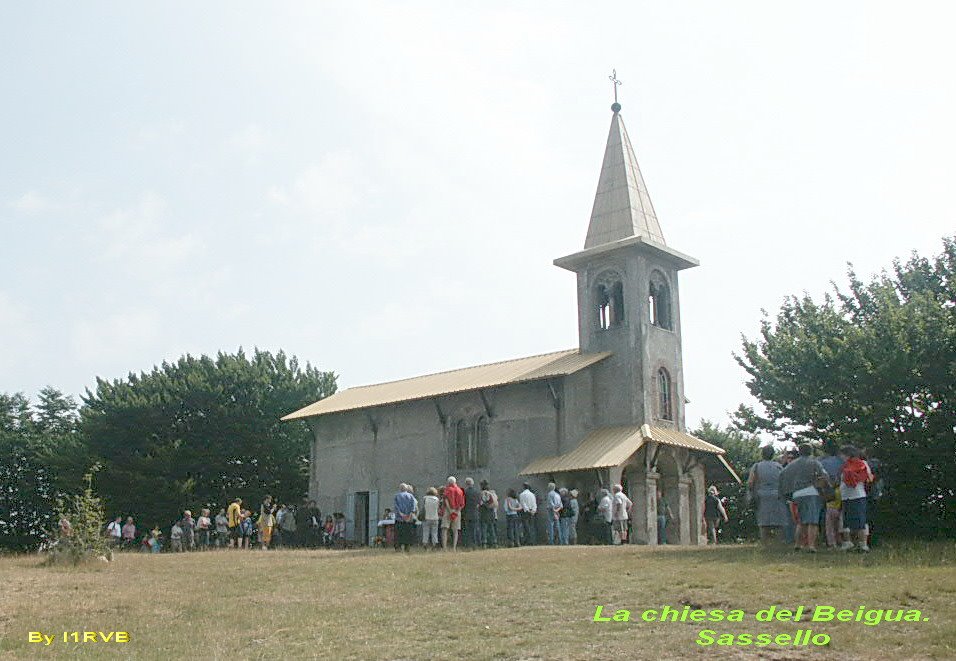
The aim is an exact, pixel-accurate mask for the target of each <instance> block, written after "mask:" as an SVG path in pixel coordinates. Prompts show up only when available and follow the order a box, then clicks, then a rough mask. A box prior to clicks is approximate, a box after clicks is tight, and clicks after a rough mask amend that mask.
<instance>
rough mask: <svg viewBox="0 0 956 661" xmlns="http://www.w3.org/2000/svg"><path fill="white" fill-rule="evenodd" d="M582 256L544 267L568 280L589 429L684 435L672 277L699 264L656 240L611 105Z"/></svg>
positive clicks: (640, 180)
mask: <svg viewBox="0 0 956 661" xmlns="http://www.w3.org/2000/svg"><path fill="white" fill-rule="evenodd" d="M611 80H612V82H614V92H615V94H614V96H615V100H614V104H613V105H612V106H611V111H612V113H613V114H612V116H611V129H610V132H609V133H608V138H607V146H606V147H605V150H604V162H603V165H602V166H601V174H600V177H599V179H598V187H597V193H596V194H595V196H594V207H593V208H592V210H591V220H590V224H589V225H588V233H587V239H586V240H585V242H584V249H583V250H581V251H580V252H576V253H574V254H572V255H568V256H567V257H561V258H559V259H556V260H554V263H555V265H556V266H560V267H561V268H564V269H567V270H569V271H573V272H574V273H575V274H576V275H577V290H578V338H579V345H580V349H581V351H582V352H587V353H590V352H597V351H609V352H611V354H612V355H611V356H610V357H609V358H608V359H606V360H604V361H602V362H601V363H600V364H598V365H596V366H595V373H594V376H595V379H594V388H595V398H594V399H595V404H594V406H595V410H594V412H593V413H594V420H595V422H596V424H597V425H606V426H616V425H641V424H645V423H646V424H649V425H652V426H658V427H671V428H673V429H676V430H678V431H685V429H684V369H683V360H682V356H681V322H680V296H679V288H678V273H679V272H680V271H681V270H683V269H686V268H691V267H694V266H697V265H698V264H699V262H698V261H697V260H696V259H694V258H693V257H690V256H688V255H685V254H683V253H680V252H678V251H676V250H674V249H673V248H670V247H669V246H668V245H667V244H666V242H665V241H664V234H663V232H662V231H661V226H660V223H659V222H658V220H657V214H656V212H655V211H654V205H653V204H652V203H651V198H650V196H649V195H648V192H647V187H646V186H645V184H644V177H643V176H642V174H641V169H640V167H639V166H638V164H637V157H636V156H635V154H634V148H633V146H632V145H631V140H630V138H629V137H628V135H627V130H626V129H625V127H624V119H623V118H622V117H621V105H620V104H619V103H618V102H617V86H618V85H619V84H620V83H619V81H617V76H616V74H615V75H614V76H613V77H612V78H611Z"/></svg>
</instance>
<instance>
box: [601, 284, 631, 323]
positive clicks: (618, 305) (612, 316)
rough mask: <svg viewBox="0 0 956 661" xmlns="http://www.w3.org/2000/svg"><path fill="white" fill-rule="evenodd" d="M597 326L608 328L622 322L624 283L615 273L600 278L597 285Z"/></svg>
mask: <svg viewBox="0 0 956 661" xmlns="http://www.w3.org/2000/svg"><path fill="white" fill-rule="evenodd" d="M597 301H598V327H599V328H600V329H601V330H608V329H609V328H614V327H616V326H620V325H621V324H623V323H624V285H623V284H622V283H621V280H620V278H618V277H617V276H616V275H611V274H609V275H607V276H605V277H603V278H601V281H600V282H599V283H598V286H597Z"/></svg>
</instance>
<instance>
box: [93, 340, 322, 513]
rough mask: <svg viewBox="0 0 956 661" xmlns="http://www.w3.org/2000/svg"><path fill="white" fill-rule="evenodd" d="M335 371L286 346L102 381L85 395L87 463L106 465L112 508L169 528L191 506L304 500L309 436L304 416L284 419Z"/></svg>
mask: <svg viewBox="0 0 956 661" xmlns="http://www.w3.org/2000/svg"><path fill="white" fill-rule="evenodd" d="M335 378H336V377H335V375H334V374H332V373H331V372H321V371H319V370H317V369H316V368H314V367H312V366H310V365H308V364H306V366H305V367H304V368H301V367H300V366H299V363H298V361H297V360H296V359H295V358H294V357H293V358H292V359H287V357H286V355H285V354H284V353H282V352H279V353H277V354H275V355H273V354H271V353H269V352H267V351H258V350H256V351H255V352H254V354H253V355H252V357H251V358H249V357H247V356H246V355H245V354H244V353H243V351H242V350H241V349H240V350H239V351H238V352H237V353H236V354H234V355H233V354H225V353H220V354H218V356H217V357H216V358H215V359H213V358H210V357H208V356H201V357H199V358H196V357H193V356H189V355H187V356H183V357H182V358H180V359H179V360H178V361H177V362H175V363H165V362H164V363H163V364H162V365H161V366H160V367H156V368H154V369H153V370H152V371H151V372H148V373H142V374H139V375H135V374H130V375H129V377H128V378H127V379H124V380H115V381H111V382H110V381H105V380H102V379H98V380H97V386H96V392H95V393H91V392H89V391H87V393H86V396H85V397H84V398H83V400H84V407H83V409H82V410H81V418H80V430H81V433H82V436H83V438H84V442H85V450H86V452H87V460H92V461H96V462H99V463H100V464H101V465H102V470H101V472H100V473H99V476H98V484H99V492H100V495H101V496H102V498H103V500H104V504H105V506H106V507H107V510H108V511H109V512H110V513H111V516H112V515H119V514H128V515H133V516H136V517H137V519H138V521H139V522H140V524H141V525H165V524H166V523H169V522H170V521H172V520H173V519H174V518H176V517H177V516H178V514H179V513H181V512H182V510H183V509H185V508H187V507H191V508H197V507H200V506H204V505H220V506H222V505H225V504H226V503H227V502H228V501H229V500H231V499H232V498H234V497H236V496H241V497H242V498H243V499H244V500H245V501H246V502H248V503H253V502H257V501H258V500H259V499H261V498H262V497H263V496H264V495H266V494H267V493H268V494H271V495H273V496H275V497H277V498H279V499H283V500H284V499H294V500H298V499H300V498H301V497H302V496H303V495H305V492H306V489H307V486H308V469H309V454H310V453H309V448H310V440H311V434H310V432H309V429H308V427H307V425H306V424H305V423H303V422H292V423H282V422H280V420H279V418H280V417H281V416H283V415H285V414H287V413H290V412H292V411H294V410H296V409H298V408H301V407H302V406H305V405H307V404H310V403H312V402H314V401H316V400H318V399H321V398H323V397H327V396H328V395H331V394H332V393H333V392H335V387H336V386H335ZM87 465H89V464H87Z"/></svg>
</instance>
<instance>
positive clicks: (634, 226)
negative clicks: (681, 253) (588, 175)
mask: <svg viewBox="0 0 956 661" xmlns="http://www.w3.org/2000/svg"><path fill="white" fill-rule="evenodd" d="M614 91H615V101H614V105H613V106H611V109H612V110H613V111H614V116H613V117H612V118H611V131H610V133H609V134H608V136H607V147H606V148H605V150H604V165H603V166H602V167H601V177H600V179H599V180H598V187H597V193H596V194H595V196H594V207H593V209H592V210H591V223H590V225H588V237H587V240H586V241H585V242H584V248H585V250H586V249H588V248H593V247H595V246H600V245H603V244H605V243H611V242H613V241H618V240H620V239H626V238H629V237H632V236H640V237H643V238H646V239H649V240H651V241H655V242H657V243H660V244H665V241H664V233H663V232H661V226H660V223H659V222H658V221H657V214H656V213H655V212H654V205H653V204H651V197H650V195H648V193H647V186H645V185H644V177H643V176H642V175H641V168H640V167H639V166H638V165H637V157H636V156H634V147H632V146H631V139H630V138H628V136H627V129H625V128H624V120H623V119H621V115H620V110H621V105H620V104H619V103H618V102H617V99H616V97H617V85H616V84H615V88H614Z"/></svg>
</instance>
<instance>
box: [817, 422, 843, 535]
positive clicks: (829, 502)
mask: <svg viewBox="0 0 956 661" xmlns="http://www.w3.org/2000/svg"><path fill="white" fill-rule="evenodd" d="M823 453H824V455H823V456H822V457H820V465H821V466H823V470H825V471H826V472H827V477H828V478H830V484H831V485H833V486H835V487H836V488H835V489H833V490H832V493H831V494H830V497H829V498H828V499H826V502H825V503H824V507H825V508H826V511H825V513H824V516H823V530H824V537H825V538H826V541H827V547H828V548H837V547H839V546H840V537H841V534H842V532H843V514H842V512H841V511H840V510H841V505H842V502H841V500H840V474H841V473H842V472H843V463H844V462H843V458H842V457H841V456H840V448H839V447H838V446H837V444H836V442H834V441H832V440H827V441H825V442H824V443H823Z"/></svg>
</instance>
